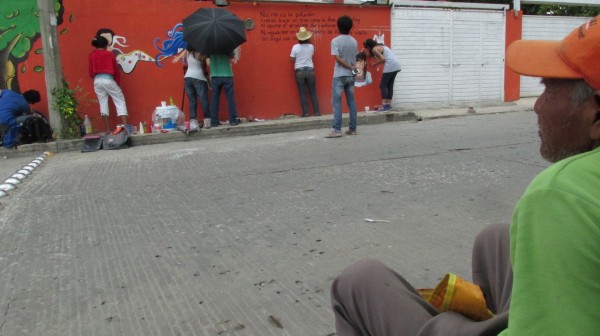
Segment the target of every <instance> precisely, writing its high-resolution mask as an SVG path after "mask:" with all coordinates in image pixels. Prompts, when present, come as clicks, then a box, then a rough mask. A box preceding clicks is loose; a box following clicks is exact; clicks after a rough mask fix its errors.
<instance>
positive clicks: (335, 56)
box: [333, 55, 354, 70]
mask: <svg viewBox="0 0 600 336" xmlns="http://www.w3.org/2000/svg"><path fill="white" fill-rule="evenodd" d="M333 58H335V61H336V62H337V63H338V64H339V65H341V66H343V67H344V68H346V69H348V70H352V69H354V66H353V65H352V64H350V63H348V62H346V61H344V60H343V59H342V58H341V57H340V55H333Z"/></svg>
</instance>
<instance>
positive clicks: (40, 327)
mask: <svg viewBox="0 0 600 336" xmlns="http://www.w3.org/2000/svg"><path fill="white" fill-rule="evenodd" d="M325 133H326V132H325V131H324V130H323V129H314V130H312V129H311V130H305V131H297V132H288V133H278V134H264V135H257V136H251V137H222V138H214V139H205V141H189V142H184V143H181V142H173V143H163V144H157V145H154V146H139V147H132V148H130V149H124V150H119V151H101V152H97V153H79V152H76V151H67V152H59V153H56V154H55V155H54V156H53V157H51V158H49V159H48V160H46V162H44V163H43V164H42V165H41V166H40V167H39V168H38V170H37V171H36V172H35V173H34V174H32V176H31V177H30V178H28V179H27V180H26V181H25V182H24V183H23V184H22V185H20V186H19V188H18V189H17V191H16V192H14V193H11V194H9V196H8V197H5V198H0V204H2V208H3V209H2V210H1V212H0V267H1V268H2V270H3V272H2V273H0V286H1V287H0V288H1V290H0V306H1V307H3V310H2V314H0V335H7V336H20V335H44V336H55V335H56V336H59V335H60V336H62V335H128V336H129V335H136V336H137V335H140V336H141V335H144V336H145V335H157V336H158V335H161V336H164V335H167V336H170V335H261V336H262V335H292V336H304V335H309V336H313V335H315V336H325V335H334V334H335V329H334V326H333V314H332V312H331V308H330V306H329V286H330V285H331V281H332V279H333V278H334V277H335V276H336V275H337V274H339V272H340V271H341V269H343V268H344V267H345V266H347V265H349V264H350V263H351V262H353V261H355V260H357V259H359V258H362V257H365V256H371V257H375V258H378V259H381V260H383V261H384V262H386V263H387V264H389V265H391V266H392V267H393V268H394V269H397V270H399V272H400V273H401V274H403V275H405V276H406V277H407V279H408V280H409V281H411V282H412V283H414V284H415V285H417V286H433V285H435V283H436V282H437V281H438V280H439V279H440V278H441V277H442V276H443V275H444V274H445V273H446V272H448V271H452V272H455V273H457V274H461V275H463V276H465V277H467V278H468V277H469V274H470V273H469V272H470V264H469V260H470V252H471V250H470V248H471V243H472V240H473V238H474V236H475V234H476V233H477V232H478V231H479V230H480V229H481V228H482V227H484V226H485V225H487V224H490V223H497V222H506V221H509V220H510V216H511V213H512V208H513V206H514V204H515V202H516V201H517V200H518V198H519V196H520V195H521V193H522V192H523V189H524V188H525V186H526V185H527V183H528V182H529V181H530V180H531V178H532V177H533V176H534V175H535V174H536V173H537V172H539V171H540V170H541V169H543V168H544V167H545V166H546V164H545V163H544V162H543V160H542V159H541V158H540V157H539V155H538V154H537V151H538V147H539V140H538V139H537V132H536V125H535V116H534V115H533V113H500V114H493V115H477V114H476V115H473V116H471V117H467V118H447V119H441V118H440V119H431V120H428V121H426V122H419V123H414V122H410V123H402V122H397V123H383V124H378V125H366V126H360V128H359V134H358V135H357V136H344V137H342V138H341V139H325V138H324V137H323V136H324V134H325ZM242 139H243V141H241V140H242ZM13 159H18V158H9V159H6V161H7V162H13V161H12V160H13ZM26 162H27V160H25V161H24V162H18V165H21V164H23V163H26ZM15 163H16V161H15ZM365 218H370V219H379V220H386V221H387V222H375V223H371V222H368V221H365Z"/></svg>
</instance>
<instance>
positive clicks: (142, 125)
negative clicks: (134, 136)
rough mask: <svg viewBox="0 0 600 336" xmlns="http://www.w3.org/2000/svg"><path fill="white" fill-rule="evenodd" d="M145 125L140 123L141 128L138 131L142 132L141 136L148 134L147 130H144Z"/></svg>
mask: <svg viewBox="0 0 600 336" xmlns="http://www.w3.org/2000/svg"><path fill="white" fill-rule="evenodd" d="M144 126H145V125H144V124H143V123H142V122H141V121H140V127H138V130H139V132H140V134H144V133H146V130H145V129H144Z"/></svg>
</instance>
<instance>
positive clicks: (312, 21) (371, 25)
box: [21, 0, 391, 128]
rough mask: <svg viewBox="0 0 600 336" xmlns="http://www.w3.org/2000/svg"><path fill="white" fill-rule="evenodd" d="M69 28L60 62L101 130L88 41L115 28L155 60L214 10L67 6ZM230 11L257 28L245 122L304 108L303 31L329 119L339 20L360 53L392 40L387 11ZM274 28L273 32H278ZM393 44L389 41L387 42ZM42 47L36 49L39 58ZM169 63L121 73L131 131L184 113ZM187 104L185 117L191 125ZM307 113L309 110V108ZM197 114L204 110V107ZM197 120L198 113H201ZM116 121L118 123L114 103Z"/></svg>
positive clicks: (371, 89) (110, 0) (68, 0)
mask: <svg viewBox="0 0 600 336" xmlns="http://www.w3.org/2000/svg"><path fill="white" fill-rule="evenodd" d="M63 2H64V6H65V13H64V15H63V18H64V22H63V24H61V25H60V26H59V27H58V30H59V32H60V34H59V43H60V52H61V60H62V65H63V71H64V76H65V79H66V80H67V81H68V82H69V83H70V86H71V88H74V87H75V86H80V87H81V88H82V91H81V92H79V94H78V95H79V98H80V103H81V105H82V106H81V108H80V113H81V114H82V115H83V114H88V115H90V117H91V118H92V123H93V125H94V127H97V128H101V126H102V122H101V120H99V107H98V105H97V103H96V102H92V101H90V100H91V99H95V98H96V97H95V94H94V92H93V85H92V84H93V83H92V79H91V78H90V77H89V76H88V72H87V71H88V63H87V57H88V54H89V53H90V52H91V51H92V46H91V45H90V42H91V39H92V37H93V36H94V34H95V33H96V31H97V29H99V28H110V29H112V30H113V31H115V33H116V35H120V36H124V37H126V38H127V43H126V44H127V47H121V49H122V50H123V52H125V53H126V52H131V51H134V50H141V51H143V52H146V53H147V54H149V55H150V56H152V57H155V56H156V55H157V54H158V53H159V51H158V50H157V48H156V47H155V46H154V41H155V39H156V38H158V39H159V41H161V42H162V41H164V40H165V39H166V38H167V31H168V30H171V29H173V27H174V26H175V24H177V23H180V22H181V21H182V20H183V18H185V17H186V16H188V15H189V14H191V13H192V12H194V11H195V10H196V9H198V8H200V7H213V4H212V2H197V1H188V0H130V1H122V0H104V1H102V2H101V3H99V2H93V1H79V0H64V1H63ZM228 9H229V10H230V11H232V12H233V13H234V14H236V15H237V16H239V17H240V18H242V19H246V18H251V19H253V20H254V22H255V27H254V29H252V30H249V31H247V42H246V43H244V44H243V45H242V48H241V58H240V60H239V62H238V63H237V64H234V65H233V71H234V81H235V94H236V103H237V107H238V114H239V116H240V117H248V116H249V115H253V116H254V117H256V118H261V119H272V118H278V117H280V116H282V115H284V114H290V113H291V114H296V115H300V114H301V112H300V111H301V110H300V100H299V97H298V92H297V88H296V84H295V81H294V71H293V64H292V63H291V62H290V60H289V55H290V51H291V48H292V46H293V44H295V43H296V39H295V32H296V31H297V30H298V28H299V27H300V26H306V27H307V28H308V29H309V30H312V31H313V32H314V34H313V38H312V43H313V44H314V45H315V56H314V58H313V60H314V63H315V70H316V73H317V91H318V96H319V105H320V107H321V111H322V113H324V114H327V113H331V81H332V76H333V65H334V60H333V57H332V56H331V55H330V41H331V39H332V38H333V37H335V36H337V26H336V20H337V18H338V17H339V16H341V15H345V14H346V15H350V16H351V17H353V19H354V28H353V30H352V33H351V34H352V35H353V36H354V37H355V38H356V39H357V41H358V42H359V47H360V46H362V41H363V40H364V39H366V38H372V37H373V35H375V34H385V36H391V34H390V9H389V7H381V6H346V5H339V4H297V3H260V2H243V3H242V2H231V5H230V6H229V7H228ZM273 25H275V26H276V27H274V26H273ZM386 43H389V41H386ZM39 47H40V41H39V40H38V41H36V45H35V46H34V48H33V49H34V50H35V49H38V48H39ZM171 60H172V58H169V59H166V60H164V61H163V62H162V63H163V66H162V67H158V66H157V65H156V64H155V63H153V62H138V63H137V65H136V67H135V69H134V70H133V71H132V72H131V73H128V74H125V73H123V74H122V76H121V77H122V79H121V87H122V89H123V92H124V94H125V98H126V100H127V105H128V110H129V115H130V118H129V122H130V124H133V125H137V124H138V123H139V122H140V121H149V119H150V116H151V114H152V112H153V111H154V107H155V106H157V105H159V104H160V101H162V100H166V99H167V97H173V99H174V101H175V103H176V104H177V105H178V106H181V103H182V97H183V71H182V65H181V63H177V64H175V63H172V62H171ZM39 63H42V64H43V60H41V57H40V56H37V58H36V57H31V60H28V64H29V66H34V64H38V65H39ZM373 76H374V78H373V82H374V84H372V85H369V86H367V87H362V88H356V89H355V94H356V100H357V106H359V110H361V109H362V108H360V107H362V106H365V105H371V106H372V105H375V104H377V103H379V102H380V94H379V89H378V86H377V83H378V82H379V79H380V77H379V76H381V74H380V73H378V72H373ZM43 80H44V78H43V73H41V74H40V73H33V72H29V73H28V75H25V74H24V75H23V76H21V83H22V87H29V88H31V87H36V86H37V87H38V90H40V91H43V90H45V89H44V88H41V87H40V85H42V84H41V83H40V81H43ZM223 96H224V93H222V97H221V108H220V117H221V119H222V120H226V119H227V108H226V101H225V99H224V97H223ZM187 105H188V103H187V101H186V102H185V108H184V112H185V114H186V118H189V114H188V112H189V111H188V109H187ZM309 106H310V104H309ZM199 108H200V107H199ZM199 113H201V112H200V111H199ZM111 121H112V123H113V124H116V123H117V122H118V119H117V118H116V116H115V115H114V108H113V106H112V103H111Z"/></svg>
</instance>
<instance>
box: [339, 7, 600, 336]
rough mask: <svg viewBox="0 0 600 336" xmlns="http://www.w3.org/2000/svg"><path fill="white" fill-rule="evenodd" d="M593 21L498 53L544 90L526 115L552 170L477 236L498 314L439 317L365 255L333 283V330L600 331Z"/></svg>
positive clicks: (424, 335)
mask: <svg viewBox="0 0 600 336" xmlns="http://www.w3.org/2000/svg"><path fill="white" fill-rule="evenodd" d="M599 20H600V16H599V17H595V18H593V19H591V20H589V21H588V22H586V23H585V24H583V25H582V26H580V27H578V28H577V29H575V30H574V31H573V32H572V33H571V34H569V35H568V36H567V37H565V38H564V39H563V40H562V41H516V42H514V43H513V44H511V45H510V46H509V48H508V50H507V54H506V61H507V65H508V67H510V68H511V69H512V70H514V71H515V72H517V73H519V74H522V75H526V76H536V77H541V78H542V83H543V84H544V85H545V90H544V92H543V93H542V95H541V96H540V97H539V98H538V100H537V101H536V103H535V107H534V110H535V113H536V114H537V117H538V124H539V135H540V139H541V145H540V154H541V155H542V157H544V158H545V159H547V160H548V161H550V162H553V165H551V166H550V167H548V168H547V169H545V170H544V171H542V172H541V173H540V174H539V175H538V176H536V177H535V178H534V180H533V181H532V182H531V184H530V185H529V187H528V188H527V190H526V191H525V193H524V194H523V196H522V197H521V199H520V201H519V202H518V204H517V206H516V208H515V211H514V215H513V219H512V223H511V225H510V228H509V227H508V226H502V225H495V226H489V227H487V228H486V229H485V230H484V232H483V233H482V234H480V235H479V236H478V237H477V239H476V241H475V246H474V248H473V281H474V282H475V283H476V284H477V285H479V286H480V287H481V290H482V292H483V294H484V297H485V299H486V303H487V307H488V308H489V309H490V310H491V311H492V312H493V313H495V314H496V315H495V316H494V317H492V318H491V319H488V320H485V321H480V322H475V321H473V320H471V319H469V318H467V317H465V316H463V315H462V314H460V313H457V312H454V311H447V312H443V313H440V312H438V311H437V310H436V309H435V308H433V307H432V306H431V305H430V304H429V303H428V302H427V301H425V300H424V299H423V298H422V297H421V296H420V295H419V294H418V292H417V291H416V290H415V289H414V288H413V287H412V286H411V285H410V284H409V283H408V282H407V281H406V280H404V279H403V278H402V277H401V276H400V275H399V274H397V273H396V272H394V271H393V270H391V269H390V268H388V267H387V266H385V265H383V264H381V263H380V262H378V261H376V260H373V259H364V260H361V261H359V262H357V263H356V264H354V265H351V266H350V267H348V268H347V269H345V270H344V271H343V272H342V274H341V275H340V276H339V277H337V278H336V279H335V281H334V282H333V284H332V288H331V296H332V298H331V301H332V306H333V310H334V314H335V319H336V329H337V334H338V335H340V336H348V335H352V336H357V335H377V336H387V335H395V336H398V335H419V336H431V335H436V336H437V335H439V336H441V335H444V336H453V335H466V336H469V335H501V336H509V335H510V336H514V335H526V336H531V335H596V334H598V333H600V318H599V316H598V312H599V311H600V282H599V279H600V243H599V242H600V148H598V147H599V146H600V22H599ZM509 230H510V231H509ZM511 266H512V267H511ZM509 306H510V307H509Z"/></svg>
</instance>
